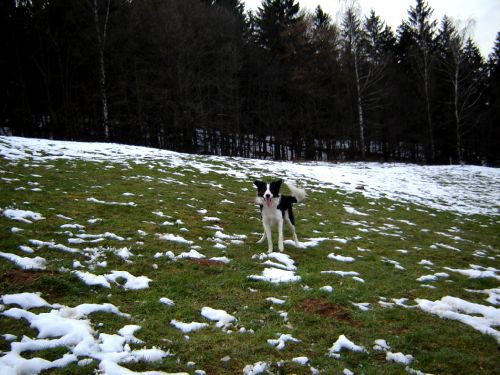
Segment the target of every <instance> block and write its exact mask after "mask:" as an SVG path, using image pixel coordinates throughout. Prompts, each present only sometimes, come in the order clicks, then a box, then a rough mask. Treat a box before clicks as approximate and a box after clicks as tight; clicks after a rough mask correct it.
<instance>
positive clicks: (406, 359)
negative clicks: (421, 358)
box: [385, 352, 413, 365]
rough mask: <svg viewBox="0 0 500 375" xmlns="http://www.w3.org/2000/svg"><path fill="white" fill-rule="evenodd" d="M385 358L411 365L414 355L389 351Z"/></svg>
mask: <svg viewBox="0 0 500 375" xmlns="http://www.w3.org/2000/svg"><path fill="white" fill-rule="evenodd" d="M385 359H386V361H388V362H396V363H401V364H403V365H409V364H410V363H411V362H412V361H413V356H412V355H411V354H406V355H405V354H403V353H401V352H399V353H392V352H387V353H386V355H385Z"/></svg>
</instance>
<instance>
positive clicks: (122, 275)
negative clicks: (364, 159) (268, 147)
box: [0, 137, 500, 374]
mask: <svg viewBox="0 0 500 375" xmlns="http://www.w3.org/2000/svg"><path fill="white" fill-rule="evenodd" d="M278 177H279V178H284V179H286V180H290V181H294V182H295V183H296V184H298V185H300V186H302V187H303V188H305V189H306V191H307V193H308V198H307V200H306V201H305V203H303V204H300V205H298V206H297V209H296V211H297V223H298V225H297V232H298V235H299V239H300V241H301V244H300V246H299V247H295V246H294V244H293V241H287V242H286V244H285V252H284V253H277V252H274V253H270V254H267V253H266V247H267V246H266V245H258V244H256V243H255V242H256V241H257V240H258V239H259V238H260V236H261V233H262V229H261V224H260V222H259V210H258V207H256V206H255V204H254V196H255V191H254V187H253V184H252V182H253V180H254V179H257V178H258V179H266V180H269V179H272V178H278ZM499 182H500V173H499V171H498V170H497V169H490V168H482V167H472V166H441V167H436V166H435V167H422V166H414V165H403V164H376V163H359V164H354V163H351V164H326V163H280V162H271V161H262V160H248V159H236V158H226V157H208V156H196V155H185V154H179V153H174V152H169V151H161V150H155V149H148V148H142V147H134V146H125V145H116V144H99V143H78V142H57V141H48V140H38V139H24V138H16V137H0V187H1V192H2V193H1V195H0V245H1V246H0V272H1V275H0V335H1V336H0V350H1V351H2V354H0V355H1V357H0V373H2V374H11V373H12V374H16V373H19V372H23V373H39V372H43V371H50V372H51V373H58V374H59V373H60V374H72V373H75V372H78V373H81V374H92V373H93V372H94V371H95V370H96V369H97V370H98V371H99V372H100V373H102V374H122V373H128V374H132V373H141V372H146V373H148V374H153V373H154V374H165V373H166V374H168V373H188V374H204V373H206V374H226V373H227V374H234V373H245V374H258V373H266V372H268V373H298V374H310V373H313V374H314V373H325V374H335V373H339V374H341V373H346V374H347V373H350V372H353V373H366V374H380V373H387V374H392V373H394V374H398V373H401V372H404V371H407V372H409V373H415V374H419V373H477V372H481V373H498V371H499V368H498V361H497V345H498V343H499V342H500V332H499V331H498V326H499V325H500V310H499V309H498V308H497V307H498V304H499V303H500V288H499V280H500V273H499V270H498V233H500V225H499V221H498V214H499V208H500V196H499V194H500V189H499V187H500V183H499ZM288 235H289V233H287V232H285V236H286V237H287V238H288ZM275 239H276V237H275Z"/></svg>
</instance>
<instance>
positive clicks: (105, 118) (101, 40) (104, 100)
mask: <svg viewBox="0 0 500 375" xmlns="http://www.w3.org/2000/svg"><path fill="white" fill-rule="evenodd" d="M109 3H110V0H107V6H106V17H105V19H104V26H103V30H102V32H101V26H100V23H99V8H98V6H97V0H94V22H95V27H96V32H97V42H98V44H99V88H100V95H101V111H102V128H103V131H104V139H105V140H106V141H108V140H109V113H108V97H107V94H106V69H105V64H104V48H105V45H106V31H107V27H108V19H109ZM101 34H102V35H101Z"/></svg>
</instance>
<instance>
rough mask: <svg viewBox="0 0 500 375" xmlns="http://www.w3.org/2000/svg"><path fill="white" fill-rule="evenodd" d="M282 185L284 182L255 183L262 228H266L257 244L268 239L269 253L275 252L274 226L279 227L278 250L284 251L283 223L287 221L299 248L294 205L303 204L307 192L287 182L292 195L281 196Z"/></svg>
mask: <svg viewBox="0 0 500 375" xmlns="http://www.w3.org/2000/svg"><path fill="white" fill-rule="evenodd" d="M282 183H283V181H282V180H278V181H274V182H271V183H270V184H267V183H265V182H262V181H254V185H255V186H257V198H256V199H255V202H256V203H257V204H258V205H259V206H260V212H261V214H262V226H263V227H264V234H263V236H262V238H261V239H260V240H259V241H257V243H262V242H264V240H265V239H266V237H267V245H268V252H272V251H273V241H272V237H271V227H272V226H274V225H276V226H277V227H278V249H279V251H283V250H284V246H283V221H286V222H287V223H288V225H290V228H291V229H292V234H293V240H294V241H295V245H296V246H299V240H298V239H297V233H295V218H294V216H293V211H292V205H293V204H294V203H300V202H302V201H303V200H304V199H305V197H306V192H305V191H304V190H303V189H299V188H297V187H296V186H294V185H292V184H290V183H286V182H285V185H286V186H287V187H288V189H290V192H291V193H292V195H280V188H281V184H282Z"/></svg>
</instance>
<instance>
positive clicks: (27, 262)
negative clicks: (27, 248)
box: [0, 252, 47, 270]
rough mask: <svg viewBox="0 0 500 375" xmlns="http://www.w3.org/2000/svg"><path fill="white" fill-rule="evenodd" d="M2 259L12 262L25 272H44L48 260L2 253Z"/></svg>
mask: <svg viewBox="0 0 500 375" xmlns="http://www.w3.org/2000/svg"><path fill="white" fill-rule="evenodd" d="M0 257H3V258H5V259H8V260H10V261H11V262H13V263H15V264H16V265H17V266H18V267H20V268H22V269H24V270H44V269H45V264H46V263H47V260H46V259H45V258H42V257H34V258H29V257H20V256H19V255H16V254H11V253H3V252H0Z"/></svg>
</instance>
